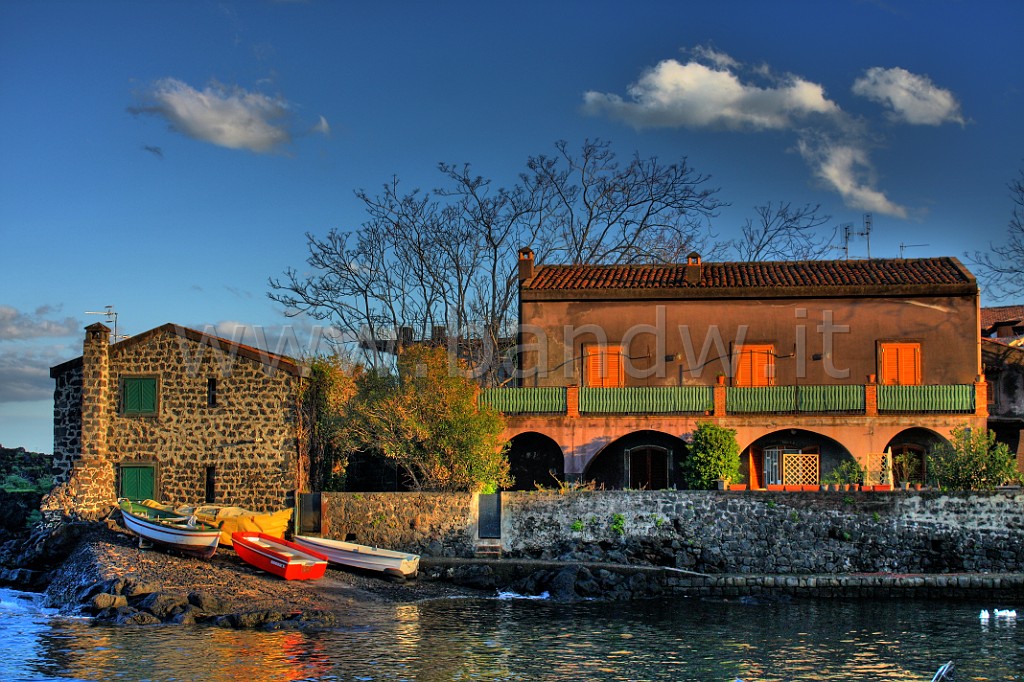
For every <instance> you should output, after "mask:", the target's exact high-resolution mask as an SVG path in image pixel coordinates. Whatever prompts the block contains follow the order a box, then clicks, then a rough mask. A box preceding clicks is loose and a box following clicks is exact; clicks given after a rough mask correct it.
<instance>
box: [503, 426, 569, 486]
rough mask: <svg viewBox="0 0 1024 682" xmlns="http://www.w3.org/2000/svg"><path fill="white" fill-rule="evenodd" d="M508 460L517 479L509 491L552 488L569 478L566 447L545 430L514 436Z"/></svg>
mask: <svg viewBox="0 0 1024 682" xmlns="http://www.w3.org/2000/svg"><path fill="white" fill-rule="evenodd" d="M508 462H509V467H510V469H511V473H512V477H513V478H514V479H515V483H513V485H512V487H511V488H509V490H535V489H536V488H537V486H543V487H546V488H550V487H552V486H554V485H557V482H559V481H564V480H565V456H564V455H563V454H562V448H561V447H559V445H558V443H556V442H555V441H554V440H552V439H551V438H550V437H548V436H545V435H544V434H542V433H536V432H533V431H527V432H526V433H520V434H519V435H517V436H513V437H512V440H511V441H510V444H509V450H508Z"/></svg>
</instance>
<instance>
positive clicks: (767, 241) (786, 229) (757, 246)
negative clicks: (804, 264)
mask: <svg viewBox="0 0 1024 682" xmlns="http://www.w3.org/2000/svg"><path fill="white" fill-rule="evenodd" d="M754 211H755V213H756V214H757V218H756V219H748V220H747V222H746V224H745V225H744V226H743V236H742V238H740V239H735V240H731V241H729V242H728V245H729V246H730V247H731V250H732V251H733V252H734V253H735V254H736V258H737V259H738V260H741V261H750V262H753V261H764V260H813V259H816V258H824V257H826V256H827V255H828V252H829V251H830V250H831V249H832V242H833V241H834V240H835V236H836V233H835V230H833V232H832V235H831V236H828V237H826V236H825V235H824V234H822V233H820V232H819V231H818V228H820V227H821V226H822V225H825V224H826V223H828V221H829V220H831V219H832V216H830V215H827V214H822V213H819V211H821V205H820V204H814V205H811V204H804V205H803V206H798V207H794V206H793V205H792V204H791V203H789V202H783V201H780V202H778V203H774V202H771V201H769V202H768V203H767V204H765V205H763V206H757V207H755V208H754Z"/></svg>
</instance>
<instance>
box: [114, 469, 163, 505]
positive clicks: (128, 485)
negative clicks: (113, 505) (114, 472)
mask: <svg viewBox="0 0 1024 682" xmlns="http://www.w3.org/2000/svg"><path fill="white" fill-rule="evenodd" d="M118 474H119V481H118V488H117V489H118V497H125V498H128V499H129V500H152V499H155V498H156V468H155V467H153V466H151V465H148V464H122V465H121V466H119V467H118Z"/></svg>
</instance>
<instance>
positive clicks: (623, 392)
mask: <svg viewBox="0 0 1024 682" xmlns="http://www.w3.org/2000/svg"><path fill="white" fill-rule="evenodd" d="M519 306H520V339H519V362H518V367H519V376H518V379H517V381H518V385H517V386H516V387H515V388H502V389H490V390H487V391H484V392H483V394H482V399H483V400H484V401H486V402H489V403H490V404H492V405H494V406H496V407H498V408H499V409H500V410H501V411H502V412H503V413H505V415H506V417H507V423H508V427H507V431H506V435H507V437H508V438H509V439H510V440H511V449H510V459H511V463H512V468H513V474H514V475H515V476H517V485H516V487H517V488H520V489H531V488H532V487H533V485H534V482H537V483H546V484H548V485H552V484H553V481H552V478H551V477H552V475H554V476H555V477H557V478H563V477H564V478H565V479H576V480H587V481H590V480H593V481H596V482H598V483H599V484H603V485H604V486H605V487H608V488H652V489H657V488H665V487H672V486H675V485H678V484H679V483H680V467H679V465H680V462H681V461H682V460H683V459H684V458H685V457H686V454H687V446H686V442H687V440H688V438H689V436H690V434H691V433H692V432H693V429H694V428H695V427H696V425H697V424H698V423H700V422H705V421H707V422H712V423H715V424H719V425H721V426H724V427H727V428H731V429H735V430H736V433H737V439H738V441H739V444H740V448H741V451H742V477H743V481H742V483H743V484H744V485H746V486H749V487H751V488H776V487H783V486H789V487H792V488H798V487H801V486H807V487H808V488H810V487H813V488H815V489H816V488H817V487H818V485H819V484H820V482H821V480H822V478H824V477H825V476H827V475H828V474H830V473H831V472H832V471H833V470H835V469H836V468H837V467H838V466H840V465H841V464H842V463H843V462H844V461H847V460H851V459H852V460H855V461H856V462H858V463H859V464H860V465H861V466H862V467H864V468H865V469H866V470H867V471H868V474H869V481H870V482H873V483H882V482H883V478H886V471H887V470H889V467H890V465H893V464H895V465H897V477H908V478H920V477H923V476H924V475H925V473H926V472H924V471H923V470H922V467H923V462H924V457H923V454H924V453H925V452H926V451H927V450H928V448H930V447H931V446H932V445H934V444H935V443H937V442H939V441H941V440H943V439H946V438H947V437H948V436H949V433H950V430H951V429H952V428H954V427H956V426H958V425H966V426H970V427H974V428H983V427H984V426H985V423H986V417H987V412H986V410H987V406H988V401H987V399H986V383H985V380H984V376H983V373H982V366H981V351H980V337H979V289H978V285H977V282H976V280H975V278H974V276H973V275H972V274H971V273H970V272H969V271H968V270H967V269H966V268H965V267H964V266H963V265H962V264H961V263H960V262H959V261H958V260H957V259H955V258H928V259H874V260H859V261H853V260H835V261H804V262H761V263H704V262H702V260H701V258H700V256H699V255H698V254H696V253H693V254H690V256H689V257H688V261H687V263H685V264H670V265H619V266H599V265H550V266H545V265H537V264H535V263H534V259H533V253H532V252H531V251H530V250H528V249H524V250H523V251H522V252H521V253H520V261H519ZM897 455H900V457H897ZM900 466H902V467H903V468H904V469H907V470H906V471H900V470H899V467H900Z"/></svg>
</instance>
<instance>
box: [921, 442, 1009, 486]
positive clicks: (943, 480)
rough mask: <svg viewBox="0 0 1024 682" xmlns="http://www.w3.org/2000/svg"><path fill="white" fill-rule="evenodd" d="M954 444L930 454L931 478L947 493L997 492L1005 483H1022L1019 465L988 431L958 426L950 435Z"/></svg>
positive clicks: (936, 447) (939, 447)
mask: <svg viewBox="0 0 1024 682" xmlns="http://www.w3.org/2000/svg"><path fill="white" fill-rule="evenodd" d="M950 435H951V436H952V442H951V443H941V444H939V445H937V446H935V447H933V448H932V449H931V451H930V452H929V453H928V475H929V478H931V479H932V480H933V481H934V482H935V483H936V484H938V486H939V487H940V488H941V489H943V490H993V489H994V488H995V487H996V486H999V485H1003V484H1005V483H1019V482H1020V481H1021V476H1020V474H1019V473H1018V472H1017V462H1016V461H1015V458H1014V456H1013V453H1011V452H1010V449H1009V448H1008V447H1006V444H1005V443H997V442H996V434H995V432H993V431H989V430H987V429H984V430H980V429H971V428H968V427H966V426H958V427H956V428H955V429H953V430H952V431H951V432H950Z"/></svg>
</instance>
